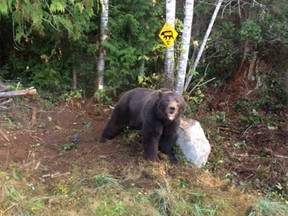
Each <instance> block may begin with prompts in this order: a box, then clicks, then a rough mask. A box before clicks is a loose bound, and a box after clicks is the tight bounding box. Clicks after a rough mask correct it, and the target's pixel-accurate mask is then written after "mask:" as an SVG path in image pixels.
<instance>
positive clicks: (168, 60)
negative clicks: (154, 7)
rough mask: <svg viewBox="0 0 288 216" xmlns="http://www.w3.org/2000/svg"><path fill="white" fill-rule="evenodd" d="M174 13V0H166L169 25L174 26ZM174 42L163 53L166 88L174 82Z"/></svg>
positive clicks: (170, 86) (170, 87)
mask: <svg viewBox="0 0 288 216" xmlns="http://www.w3.org/2000/svg"><path fill="white" fill-rule="evenodd" d="M175 13H176V0H166V21H167V22H169V23H170V25H171V26H172V27H173V28H174V27H175ZM174 61H175V58H174V44H173V45H172V46H171V47H169V48H167V49H166V55H165V65H164V73H165V82H164V87H165V88H168V89H173V82H174Z"/></svg>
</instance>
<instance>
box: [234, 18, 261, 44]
mask: <svg viewBox="0 0 288 216" xmlns="http://www.w3.org/2000/svg"><path fill="white" fill-rule="evenodd" d="M239 34H240V39H241V40H244V41H252V42H257V43H259V42H261V40H262V37H261V27H260V26H259V24H258V23H257V22H256V21H255V20H250V19H247V20H245V21H244V22H243V23H242V26H241V29H240V30H239Z"/></svg>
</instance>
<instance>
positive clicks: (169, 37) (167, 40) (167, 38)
mask: <svg viewBox="0 0 288 216" xmlns="http://www.w3.org/2000/svg"><path fill="white" fill-rule="evenodd" d="M177 35H178V33H177V32H176V31H175V29H174V28H173V27H172V26H171V25H170V24H169V23H168V22H165V24H164V26H163V27H162V29H161V31H160V33H159V35H158V36H159V37H160V39H161V40H162V41H163V43H164V44H165V45H166V47H167V48H169V47H170V46H171V45H172V44H173V43H174V40H175V39H176V37H177Z"/></svg>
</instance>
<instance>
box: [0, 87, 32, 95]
mask: <svg viewBox="0 0 288 216" xmlns="http://www.w3.org/2000/svg"><path fill="white" fill-rule="evenodd" d="M34 94H37V90H36V89H35V88H34V87H31V88H28V89H24V90H18V91H8V92H0V97H14V96H21V95H34Z"/></svg>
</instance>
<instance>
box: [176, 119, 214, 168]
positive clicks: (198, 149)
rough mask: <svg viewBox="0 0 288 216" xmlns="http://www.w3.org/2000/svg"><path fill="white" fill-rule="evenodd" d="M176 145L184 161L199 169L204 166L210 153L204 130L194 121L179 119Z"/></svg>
mask: <svg viewBox="0 0 288 216" xmlns="http://www.w3.org/2000/svg"><path fill="white" fill-rule="evenodd" d="M176 145H177V146H178V147H179V149H180V151H181V152H182V154H183V156H184V157H185V159H186V160H187V161H188V162H189V163H192V164H194V165H195V166H196V167H199V168H200V167H203V166H204V165H205V164H206V162H207V160H208V156H209V154H210V152H211V146H210V144H209V142H208V140H207V138H206V136H205V134H204V130H203V129H202V127H201V125H200V123H199V122H198V121H196V120H194V119H181V123H180V128H179V137H178V139H177V142H176Z"/></svg>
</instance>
